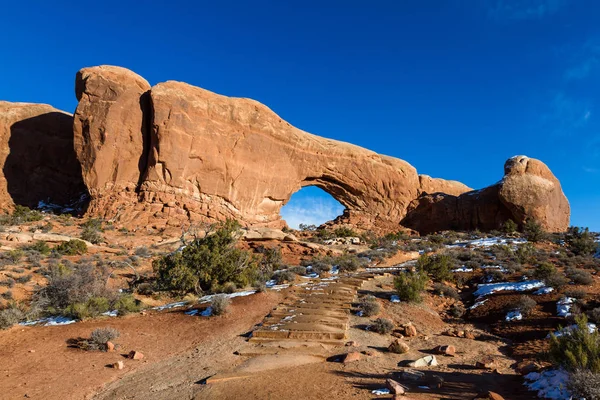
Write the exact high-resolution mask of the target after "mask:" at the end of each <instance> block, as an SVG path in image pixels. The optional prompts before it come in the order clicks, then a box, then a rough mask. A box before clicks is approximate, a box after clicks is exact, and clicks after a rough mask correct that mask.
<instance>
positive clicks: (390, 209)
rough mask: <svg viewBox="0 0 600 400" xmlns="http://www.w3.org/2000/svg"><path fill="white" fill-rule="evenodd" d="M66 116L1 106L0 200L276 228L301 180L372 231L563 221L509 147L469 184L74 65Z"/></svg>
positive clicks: (124, 74)
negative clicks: (482, 182)
mask: <svg viewBox="0 0 600 400" xmlns="http://www.w3.org/2000/svg"><path fill="white" fill-rule="evenodd" d="M75 92H76V96H77V99H78V100H79V104H78V106H77V110H76V112H75V116H74V117H73V116H71V115H69V114H67V113H64V112H61V111H58V110H55V109H54V108H52V107H50V106H46V105H39V104H38V105H35V104H21V103H6V102H0V140H2V141H4V143H5V145H4V146H2V150H0V164H1V165H3V170H2V171H3V174H0V206H1V207H10V206H11V205H13V204H15V203H17V204H26V205H29V206H33V205H35V204H37V202H38V201H39V200H47V199H50V200H51V201H55V202H63V203H64V202H67V201H68V200H71V199H73V198H74V197H76V196H77V195H79V194H80V193H81V192H84V191H86V190H87V191H89V194H90V197H91V201H90V204H89V207H88V213H89V214H90V215H94V216H99V217H103V218H108V219H113V220H117V221H119V222H120V223H124V224H128V226H129V227H142V226H153V227H157V228H159V227H164V226H166V225H172V226H182V225H187V224H188V223H190V221H208V222H214V221H217V220H222V219H225V218H234V219H237V220H238V221H240V222H241V223H242V224H243V225H245V226H255V227H272V228H277V227H282V226H284V225H285V222H284V221H282V220H281V217H280V215H279V211H280V209H281V207H282V206H283V205H284V204H285V203H286V202H287V201H289V199H290V197H291V196H292V194H293V193H295V192H296V191H298V190H299V189H300V188H302V187H303V186H317V187H320V188H322V189H323V190H325V191H326V192H328V193H329V194H331V195H332V196H333V197H334V198H335V199H337V200H338V201H339V202H340V203H341V204H343V205H344V206H345V208H346V209H345V211H344V214H343V216H341V217H338V219H336V220H335V221H334V222H332V223H333V224H350V225H352V226H353V227H355V228H359V229H361V228H362V229H374V228H377V229H378V230H379V231H380V232H381V231H382V230H383V231H386V230H387V231H397V230H398V229H402V228H403V227H406V228H410V229H414V230H416V231H418V232H420V233H430V232H435V231H440V230H447V229H461V230H470V229H482V230H489V229H497V228H499V227H501V225H502V224H503V223H504V222H505V221H506V220H508V219H512V220H514V221H515V222H517V223H519V224H521V225H522V224H523V223H524V222H525V221H526V220H528V219H530V218H532V219H535V220H537V221H538V222H540V223H541V224H542V226H543V227H544V228H545V229H546V230H549V231H561V230H565V229H566V228H567V227H568V224H569V213H570V210H569V203H568V201H567V199H566V197H565V196H564V194H563V192H562V189H561V186H560V183H559V181H558V180H557V179H556V177H555V176H554V175H553V174H552V172H551V171H550V170H549V169H548V167H547V166H546V165H544V164H543V163H542V162H540V161H538V160H534V159H529V158H527V157H522V156H520V157H513V158H511V159H510V160H508V161H507V163H506V165H505V175H504V178H503V179H502V181H500V182H499V183H497V184H495V185H492V186H489V187H487V188H484V189H481V190H471V188H469V187H467V186H466V185H464V184H462V183H460V182H456V181H447V180H444V179H438V178H431V177H429V176H427V175H418V174H417V171H416V170H415V168H413V167H412V166H411V165H410V164H408V163H407V162H405V161H403V160H400V159H397V158H393V157H388V156H384V155H380V154H377V153H374V152H372V151H370V150H367V149H364V148H361V147H358V146H354V145H351V144H348V143H343V142H339V141H335V140H330V139H325V138H322V137H319V136H315V135H312V134H310V133H307V132H304V131H302V130H300V129H297V128H295V127H293V126H292V125H290V124H289V123H287V122H286V121H284V120H282V119H281V118H280V117H279V116H278V115H277V114H275V113H274V112H273V111H271V110H270V109H269V108H267V107H266V106H264V105H263V104H260V103H258V102H256V101H254V100H250V99H244V98H231V97H226V96H222V95H218V94H215V93H212V92H210V91H207V90H204V89H201V88H198V87H194V86H191V85H188V84H186V83H182V82H174V81H168V82H164V83H159V84H157V85H155V86H153V87H151V86H150V84H149V83H148V82H147V81H146V80H145V79H143V78H142V77H140V76H138V75H136V74H135V73H133V72H131V71H129V70H127V69H124V68H120V67H113V66H99V67H91V68H84V69H82V70H81V71H79V72H78V73H77V77H76V90H75Z"/></svg>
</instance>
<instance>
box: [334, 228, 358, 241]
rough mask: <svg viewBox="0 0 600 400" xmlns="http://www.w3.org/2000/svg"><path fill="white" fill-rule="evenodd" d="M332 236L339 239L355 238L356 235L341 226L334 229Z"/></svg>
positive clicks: (349, 229)
mask: <svg viewBox="0 0 600 400" xmlns="http://www.w3.org/2000/svg"><path fill="white" fill-rule="evenodd" d="M333 236H335V237H339V238H343V237H357V236H358V234H357V233H356V232H354V231H353V230H352V229H351V228H348V227H345V226H341V227H339V228H336V229H335V230H334V231H333Z"/></svg>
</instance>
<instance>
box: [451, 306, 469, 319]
mask: <svg viewBox="0 0 600 400" xmlns="http://www.w3.org/2000/svg"><path fill="white" fill-rule="evenodd" d="M466 312H467V310H466V309H465V306H463V305H462V303H454V304H452V305H451V306H450V308H449V309H448V314H449V315H450V316H452V317H454V318H462V316H463V315H465V313H466Z"/></svg>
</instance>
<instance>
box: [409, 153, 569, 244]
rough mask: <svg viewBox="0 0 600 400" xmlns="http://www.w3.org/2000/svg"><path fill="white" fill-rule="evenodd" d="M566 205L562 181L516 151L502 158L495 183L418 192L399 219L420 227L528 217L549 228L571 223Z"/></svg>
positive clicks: (481, 225)
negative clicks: (453, 190) (477, 187)
mask: <svg viewBox="0 0 600 400" xmlns="http://www.w3.org/2000/svg"><path fill="white" fill-rule="evenodd" d="M569 216H570V207H569V202H568V200H567V198H566V197H565V195H564V193H563V192H562V189H561V186H560V182H559V181H558V179H556V177H555V176H554V175H553V174H552V172H551V171H550V169H549V168H548V167H547V166H546V165H545V164H544V163H542V162H541V161H539V160H536V159H531V158H528V157H525V156H516V157H512V158H510V159H509V160H508V161H506V164H505V166H504V177H503V178H502V180H501V181H500V182H498V183H497V184H495V185H492V186H488V187H486V188H484V189H481V190H474V191H470V192H466V193H463V194H461V195H459V196H456V195H452V194H446V193H434V194H426V193H424V194H422V195H421V196H420V197H419V198H418V199H415V201H413V202H412V203H411V205H410V206H409V209H408V213H407V216H406V218H404V220H403V221H402V225H404V226H406V227H409V228H411V229H415V230H417V231H419V232H420V233H431V232H436V231H441V230H448V229H454V230H473V229H482V230H491V229H498V228H500V227H501V226H502V224H503V223H504V222H505V221H507V220H508V219H512V220H513V221H515V222H516V223H517V224H519V225H521V226H522V225H523V224H524V223H525V222H526V221H527V220H528V219H530V218H531V219H534V220H536V221H537V222H539V223H540V224H541V225H542V226H543V227H544V229H545V230H547V231H549V232H560V231H564V230H566V229H567V228H568V226H569Z"/></svg>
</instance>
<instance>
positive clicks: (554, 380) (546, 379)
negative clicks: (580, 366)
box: [524, 369, 572, 400]
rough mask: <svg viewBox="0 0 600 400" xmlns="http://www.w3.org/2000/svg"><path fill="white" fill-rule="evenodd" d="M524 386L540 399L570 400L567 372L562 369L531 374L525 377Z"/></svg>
mask: <svg viewBox="0 0 600 400" xmlns="http://www.w3.org/2000/svg"><path fill="white" fill-rule="evenodd" d="M525 381H526V382H525V384H524V385H525V386H527V388H528V389H529V390H532V391H535V392H537V395H538V397H540V398H542V399H554V400H570V399H571V396H572V395H571V393H570V392H569V390H568V389H567V383H568V382H569V374H568V372H566V371H564V370H562V369H551V370H547V371H544V372H541V373H540V372H531V373H529V374H527V375H525Z"/></svg>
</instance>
